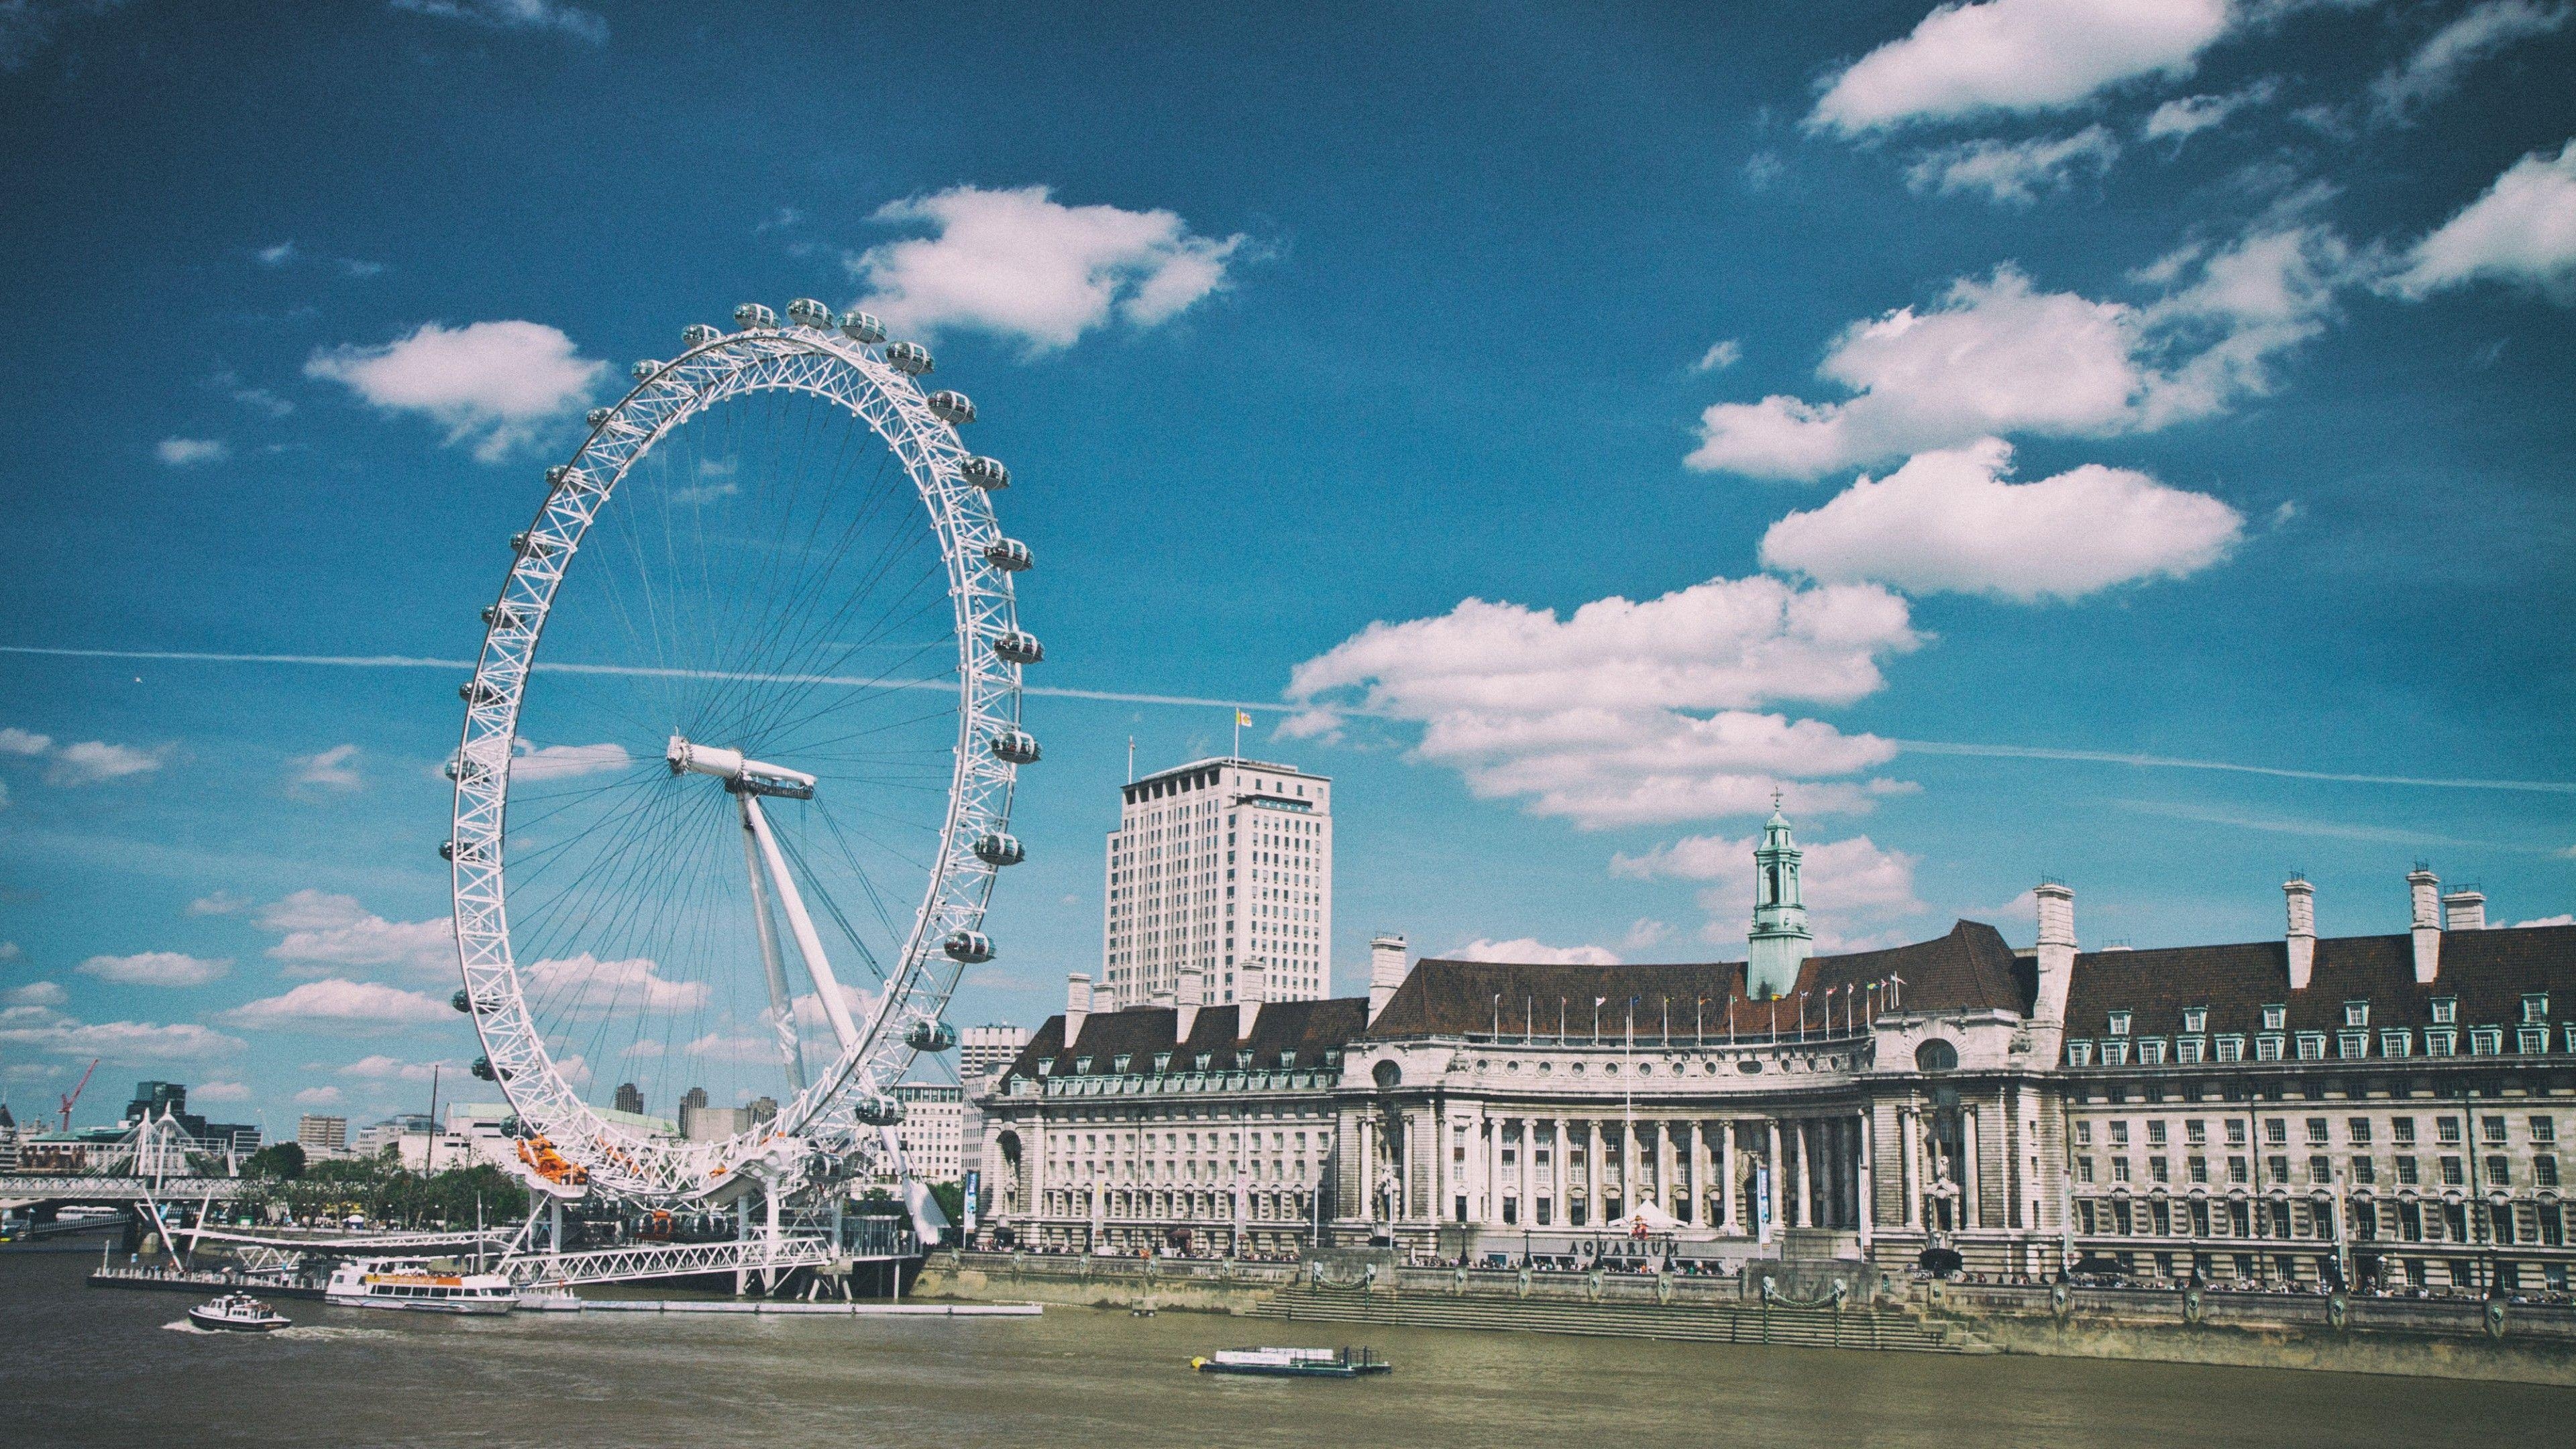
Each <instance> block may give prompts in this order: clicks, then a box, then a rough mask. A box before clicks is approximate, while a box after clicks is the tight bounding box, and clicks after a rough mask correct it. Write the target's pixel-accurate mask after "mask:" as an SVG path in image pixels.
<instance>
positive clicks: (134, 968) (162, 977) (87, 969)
mask: <svg viewBox="0 0 2576 1449" xmlns="http://www.w3.org/2000/svg"><path fill="white" fill-rule="evenodd" d="M74 969H76V970H78V971H79V972H80V973H81V974H82V975H84V976H95V977H97V978H98V979H99V980H101V981H113V982H115V983H116V984H118V985H119V986H203V985H205V984H206V983H207V982H209V981H220V980H222V979H223V978H224V977H226V976H228V975H230V974H232V969H233V963H232V961H231V960H230V958H215V959H208V958H206V957H203V956H183V955H181V954H180V953H178V952H176V951H143V952H138V953H136V954H135V955H132V956H92V957H90V958H89V959H88V960H86V961H83V962H82V963H80V965H79V966H78V967H76V968H74Z"/></svg>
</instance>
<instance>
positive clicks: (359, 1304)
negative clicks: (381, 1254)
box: [322, 1258, 519, 1313]
mask: <svg viewBox="0 0 2576 1449" xmlns="http://www.w3.org/2000/svg"><path fill="white" fill-rule="evenodd" d="M322 1301H324V1302H325V1303H332V1304H337V1305H338V1306H340V1307H342V1308H408V1309H411V1310H413V1311H415V1312H420V1313H507V1312H509V1311H510V1310H511V1309H513V1308H516V1307H518V1306H519V1290H518V1289H517V1288H516V1287H514V1286H512V1284H511V1282H510V1280H509V1279H507V1278H504V1277H502V1276H501V1275H500V1274H498V1273H455V1272H439V1271H436V1270H434V1269H433V1268H432V1267H431V1266H430V1262H429V1260H428V1259H426V1258H361V1259H358V1260H357V1261H355V1262H349V1263H343V1264H341V1265H340V1266H339V1267H338V1268H337V1269H335V1270H333V1272H332V1274H331V1284H330V1286H329V1287H328V1288H326V1289H324V1290H323V1293H322Z"/></svg>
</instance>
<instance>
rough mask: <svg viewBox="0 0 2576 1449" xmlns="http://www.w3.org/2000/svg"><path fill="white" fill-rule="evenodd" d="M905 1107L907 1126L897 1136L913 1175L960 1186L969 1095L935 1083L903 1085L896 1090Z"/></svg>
mask: <svg viewBox="0 0 2576 1449" xmlns="http://www.w3.org/2000/svg"><path fill="white" fill-rule="evenodd" d="M894 1095H895V1100H896V1101H898V1102H901V1103H903V1125H901V1126H900V1127H898V1128H896V1129H895V1135H896V1137H897V1139H898V1140H899V1141H901V1142H902V1144H903V1157H904V1162H905V1164H906V1165H907V1166H909V1167H910V1168H911V1169H912V1175H913V1176H915V1177H917V1178H920V1179H921V1180H922V1181H924V1182H957V1181H959V1180H960V1179H961V1175H962V1173H963V1171H964V1166H963V1163H962V1162H961V1161H960V1158H961V1153H960V1152H959V1144H960V1142H961V1141H962V1140H963V1138H962V1136H961V1134H962V1132H963V1131H964V1126H965V1111H966V1092H965V1089H964V1088H962V1087H951V1086H943V1085H941V1084H939V1083H935V1082H903V1083H900V1084H898V1085H897V1086H896V1087H895V1089H894Z"/></svg>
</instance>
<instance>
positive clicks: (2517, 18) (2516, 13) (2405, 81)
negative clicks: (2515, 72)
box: [2370, 0, 2568, 124]
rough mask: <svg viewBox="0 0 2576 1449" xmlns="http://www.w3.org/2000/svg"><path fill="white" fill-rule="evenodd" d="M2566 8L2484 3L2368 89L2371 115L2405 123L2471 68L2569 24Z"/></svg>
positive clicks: (2511, 0) (2522, 0)
mask: <svg viewBox="0 0 2576 1449" xmlns="http://www.w3.org/2000/svg"><path fill="white" fill-rule="evenodd" d="M2567 13H2568V12H2567V7H2566V6H2564V5H2541V4H2537V3H2534V0H2485V3H2483V4H2479V5H2474V6H2471V7H2470V8H2469V10H2468V11H2467V12H2466V13H2465V14H2463V15H2461V16H2460V17H2459V18H2458V19H2456V20H2454V21H2452V22H2451V23H2450V24H2448V25H2445V26H2443V27H2442V28H2441V29H2440V30H2437V31H2435V32H2433V35H2432V38H2430V39H2428V40H2426V41H2425V42H2424V44H2423V45H2422V46H2420V47H2419V48H2417V50H2416V52H2415V54H2414V55H2412V56H2410V57H2408V58H2407V61H2406V64H2404V65H2402V66H2393V67H2391V68H2390V69H2389V70H2388V71H2387V72H2385V73H2384V74H2382V75H2381V76H2380V77H2379V79H2377V80H2375V81H2372V82H2371V84H2370V99H2371V112H2372V115H2373V116H2374V117H2375V118H2376V119H2378V120H2380V121H2383V122H2390V123H2395V124H2404V123H2405V122H2407V121H2408V120H2410V119H2412V118H2413V115H2414V113H2415V112H2416V111H2418V110H2420V109H2422V108H2423V107H2424V106H2425V105H2427V104H2429V103H2431V102H2433V101H2436V100H2439V99H2440V98H2442V97H2443V96H2446V95H2449V94H2450V93H2451V92H2452V91H2454V90H2456V89H2458V87H2459V84H2460V77H2461V76H2462V75H2464V74H2466V73H2467V71H2468V69H2469V67H2471V66H2473V65H2475V64H2477V63H2478V62H2479V61H2482V60H2485V59H2487V58H2488V57H2490V56H2493V55H2497V54H2499V53H2501V52H2503V51H2504V50H2505V49H2507V48H2508V47H2510V46H2513V45H2515V44H2517V43H2519V42H2521V41H2525V40H2529V39H2531V38H2533V37H2534V36H2540V35H2547V34H2549V33H2550V32H2552V31H2554V30H2556V29H2558V28H2559V27H2560V26H2562V25H2565V24H2566V23H2567Z"/></svg>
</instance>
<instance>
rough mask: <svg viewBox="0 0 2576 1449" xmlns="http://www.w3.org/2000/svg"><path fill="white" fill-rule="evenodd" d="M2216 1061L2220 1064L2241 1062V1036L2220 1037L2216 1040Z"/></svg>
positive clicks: (2242, 1055)
mask: <svg viewBox="0 0 2576 1449" xmlns="http://www.w3.org/2000/svg"><path fill="white" fill-rule="evenodd" d="M2218 1059H2219V1060H2220V1061H2222V1062H2241V1061H2243V1060H2245V1038H2243V1037H2241V1036H2222V1037H2220V1038H2219V1039H2218Z"/></svg>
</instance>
